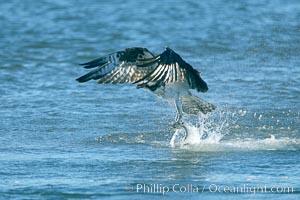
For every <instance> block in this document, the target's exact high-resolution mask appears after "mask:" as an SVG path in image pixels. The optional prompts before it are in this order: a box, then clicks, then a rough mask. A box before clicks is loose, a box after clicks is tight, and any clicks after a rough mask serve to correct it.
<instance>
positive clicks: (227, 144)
mask: <svg viewBox="0 0 300 200" xmlns="http://www.w3.org/2000/svg"><path fill="white" fill-rule="evenodd" d="M246 113H247V111H243V110H240V111H238V112H228V111H226V110H222V111H218V112H215V113H214V114H212V115H201V116H199V117H198V121H197V123H196V125H194V124H192V123H190V122H188V123H186V124H185V125H184V127H183V128H181V129H177V130H176V131H175V133H174V134H173V136H172V138H171V140H170V143H169V145H170V146H171V147H173V148H182V149H188V150H193V151H254V150H300V139H298V138H290V137H278V138H276V137H275V135H274V134H268V137H266V138H240V137H236V138H230V137H229V138H228V137H226V136H230V135H233V136H236V135H238V134H234V133H232V131H233V130H232V129H231V128H232V127H235V126H239V125H236V122H237V121H238V119H239V117H243V116H245V115H246ZM240 131H241V130H240Z"/></svg>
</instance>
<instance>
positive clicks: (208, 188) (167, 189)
mask: <svg viewBox="0 0 300 200" xmlns="http://www.w3.org/2000/svg"><path fill="white" fill-rule="evenodd" d="M125 189H126V190H127V191H130V192H136V193H140V194H162V195H165V194H167V193H171V192H173V193H178V194H179V193H181V194H182V193H240V194H241V193H248V194H257V193H277V194H290V193H293V192H294V188H293V187H291V186H286V185H283V186H274V185H273V186H268V185H248V184H242V185H218V184H213V183H212V184H207V185H197V184H172V185H167V184H142V183H141V184H132V185H127V186H126V188H125Z"/></svg>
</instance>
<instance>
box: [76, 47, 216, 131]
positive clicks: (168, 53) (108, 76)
mask: <svg viewBox="0 0 300 200" xmlns="http://www.w3.org/2000/svg"><path fill="white" fill-rule="evenodd" d="M81 65H82V66H83V67H84V68H87V69H93V70H91V71H90V72H88V73H87V74H85V75H83V76H81V77H79V78H77V79H76V80H77V81H78V82H80V83H83V82H87V81H89V80H92V79H93V80H98V83H99V84H122V83H132V84H136V85H137V86H136V87H137V88H144V89H147V90H148V91H150V92H152V93H154V94H156V95H157V96H159V97H161V98H163V99H166V100H168V101H169V102H174V104H175V107H176V111H177V112H176V118H175V124H174V127H177V126H178V125H183V122H182V117H183V113H186V114H193V115H197V114H198V113H200V112H202V113H204V114H206V113H208V112H211V111H212V110H214V109H215V108H216V107H215V106H214V105H212V104H210V103H208V102H206V101H204V100H202V99H200V98H199V97H196V96H194V95H192V94H191V93H190V91H189V89H194V90H196V91H197V92H206V91H207V90H208V87H207V84H206V82H205V81H203V80H202V78H201V77H200V73H199V72H198V71H197V70H195V69H194V68H193V67H192V66H191V65H190V64H188V63H187V62H185V61H184V60H183V59H182V58H181V57H180V56H179V55H178V54H177V53H176V52H175V51H173V50H172V49H170V48H166V50H165V51H164V52H163V53H161V54H159V55H154V54H153V53H151V52H150V51H149V50H148V49H146V48H142V47H132V48H126V49H125V50H121V51H117V52H114V53H111V54H108V55H106V56H104V57H101V58H98V59H96V60H93V61H90V62H87V63H83V64H81Z"/></svg>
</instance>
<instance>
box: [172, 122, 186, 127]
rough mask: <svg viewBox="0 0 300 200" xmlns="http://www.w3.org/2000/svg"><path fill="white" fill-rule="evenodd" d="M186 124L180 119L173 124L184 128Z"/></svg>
mask: <svg viewBox="0 0 300 200" xmlns="http://www.w3.org/2000/svg"><path fill="white" fill-rule="evenodd" d="M183 125H184V123H183V121H178V122H175V123H174V124H173V128H182V127H183Z"/></svg>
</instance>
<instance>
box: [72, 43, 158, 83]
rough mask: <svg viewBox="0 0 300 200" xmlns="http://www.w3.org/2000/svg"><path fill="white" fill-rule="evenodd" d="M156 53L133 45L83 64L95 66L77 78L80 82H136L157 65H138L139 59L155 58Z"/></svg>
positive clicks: (89, 67) (90, 66)
mask: <svg viewBox="0 0 300 200" xmlns="http://www.w3.org/2000/svg"><path fill="white" fill-rule="evenodd" d="M153 57H154V55H153V54H152V53H151V52H150V51H149V50H148V49H146V48H141V47H133V48H127V49H125V50H123V51H118V52H114V53H111V54H109V55H107V56H104V57H101V58H98V59H96V60H93V61H91V62H87V63H84V64H81V65H83V66H84V68H87V69H91V68H95V69H93V70H92V71H90V72H89V73H87V74H85V75H83V76H81V77H79V78H78V79H76V80H77V81H79V82H80V83H82V82H86V81H89V80H92V79H93V80H98V83H99V84H105V83H112V84H117V83H134V82H136V81H139V80H140V79H142V78H143V77H145V76H146V75H147V74H149V73H150V72H152V71H153V68H154V67H155V66H150V65H149V66H148V67H138V66H137V64H140V63H141V62H140V61H138V59H140V60H144V59H150V58H153Z"/></svg>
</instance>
